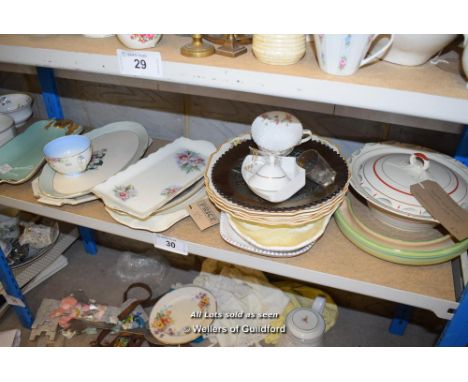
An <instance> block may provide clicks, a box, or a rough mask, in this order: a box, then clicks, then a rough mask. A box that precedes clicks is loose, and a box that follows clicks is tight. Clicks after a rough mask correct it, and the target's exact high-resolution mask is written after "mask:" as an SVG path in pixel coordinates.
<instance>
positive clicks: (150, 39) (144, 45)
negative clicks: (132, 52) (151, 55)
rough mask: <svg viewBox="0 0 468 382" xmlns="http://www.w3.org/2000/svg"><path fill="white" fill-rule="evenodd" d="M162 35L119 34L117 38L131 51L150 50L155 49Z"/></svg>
mask: <svg viewBox="0 0 468 382" xmlns="http://www.w3.org/2000/svg"><path fill="white" fill-rule="evenodd" d="M161 37H162V34H118V35H117V38H118V39H119V40H120V42H121V43H122V44H124V45H125V46H126V47H127V48H130V49H149V48H154V47H155V46H156V45H157V44H158V42H159V40H161Z"/></svg>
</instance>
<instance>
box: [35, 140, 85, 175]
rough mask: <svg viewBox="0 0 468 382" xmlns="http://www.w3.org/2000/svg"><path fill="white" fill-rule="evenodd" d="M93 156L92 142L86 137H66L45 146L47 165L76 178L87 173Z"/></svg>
mask: <svg viewBox="0 0 468 382" xmlns="http://www.w3.org/2000/svg"><path fill="white" fill-rule="evenodd" d="M91 154H92V149H91V141H90V139H89V138H88V137H87V136H85V135H66V136H64V137H60V138H57V139H54V140H53V141H51V142H49V143H48V144H47V145H45V146H44V155H45V157H46V160H47V163H48V164H49V166H50V167H52V169H53V170H54V171H56V172H58V173H60V174H63V175H69V176H75V175H79V174H80V173H82V172H83V171H85V170H86V167H87V166H88V163H89V161H90V160H91Z"/></svg>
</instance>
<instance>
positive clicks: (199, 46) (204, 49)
mask: <svg viewBox="0 0 468 382" xmlns="http://www.w3.org/2000/svg"><path fill="white" fill-rule="evenodd" d="M214 52H215V49H214V47H213V45H211V44H207V43H206V42H203V35H201V34H193V35H192V42H191V43H189V44H186V45H184V46H183V47H182V48H180V53H182V54H183V55H184V56H187V57H208V56H211V55H212V54H214Z"/></svg>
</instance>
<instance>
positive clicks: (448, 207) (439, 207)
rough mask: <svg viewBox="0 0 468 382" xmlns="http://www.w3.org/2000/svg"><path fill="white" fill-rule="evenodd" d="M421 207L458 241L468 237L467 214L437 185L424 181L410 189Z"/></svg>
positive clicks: (430, 181)
mask: <svg viewBox="0 0 468 382" xmlns="http://www.w3.org/2000/svg"><path fill="white" fill-rule="evenodd" d="M410 190H411V193H412V194H413V196H414V197H415V198H416V199H417V200H418V201H419V203H421V205H422V206H423V207H424V208H425V209H426V210H427V211H428V212H429V213H430V214H431V215H432V217H434V218H435V219H437V220H438V221H439V222H440V224H442V225H443V226H444V228H445V229H447V231H449V232H450V233H451V234H452V235H453V236H455V238H457V239H458V240H460V241H461V240H464V239H466V238H467V237H468V212H467V211H465V210H464V209H463V208H461V207H460V206H459V205H458V204H457V203H456V202H455V201H454V200H453V199H452V198H451V197H450V196H449V195H448V194H447V193H446V192H445V191H444V190H443V189H442V187H440V186H439V184H438V183H436V182H434V181H432V180H425V181H423V182H420V183H416V184H413V185H412V186H411V188H410Z"/></svg>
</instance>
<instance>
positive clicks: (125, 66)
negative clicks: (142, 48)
mask: <svg viewBox="0 0 468 382" xmlns="http://www.w3.org/2000/svg"><path fill="white" fill-rule="evenodd" d="M117 58H118V60H119V68H120V73H122V74H128V75H131V76H139V77H140V76H141V77H154V78H162V76H163V75H162V60H161V53H159V52H138V51H128V50H122V49H117Z"/></svg>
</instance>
